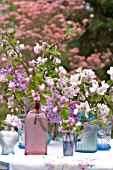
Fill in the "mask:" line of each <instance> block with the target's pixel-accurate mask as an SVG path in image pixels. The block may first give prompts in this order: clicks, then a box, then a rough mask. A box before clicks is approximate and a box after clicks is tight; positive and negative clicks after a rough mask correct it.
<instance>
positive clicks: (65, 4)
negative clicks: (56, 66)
mask: <svg viewBox="0 0 113 170" xmlns="http://www.w3.org/2000/svg"><path fill="white" fill-rule="evenodd" d="M84 5H85V0H57V1H53V0H46V1H45V0H35V1H17V0H13V1H12V0H10V1H4V5H3V6H1V8H0V11H1V12H2V13H3V14H4V15H3V17H2V19H1V21H0V24H1V25H3V24H5V25H7V27H8V28H10V27H12V26H13V27H15V28H16V30H17V33H16V36H17V38H19V39H21V41H23V42H24V43H25V44H26V47H25V50H26V55H25V56H26V57H27V58H28V57H32V55H33V54H32V52H31V51H32V46H33V45H34V44H35V43H36V42H39V43H42V42H43V41H46V42H48V43H53V42H57V41H58V40H60V39H61V37H63V35H64V32H65V31H66V26H72V27H76V36H75V37H78V36H81V35H82V34H83V33H84V32H85V29H84V28H83V27H82V26H81V24H80V23H79V22H78V21H77V22H76V21H75V18H76V11H78V10H80V11H81V12H82V10H83V8H84ZM73 39H74V38H73V36H72V38H71V39H70V37H69V41H67V44H69V43H70V41H72V40H73ZM67 44H66V43H65V44H62V45H61V46H60V51H61V52H64V53H65V54H66V50H67V48H68V47H67ZM29 52H30V53H29ZM67 57H68V54H66V55H65V58H67ZM64 62H66V60H64ZM66 64H68V63H64V65H66ZM67 67H68V69H69V66H67Z"/></svg>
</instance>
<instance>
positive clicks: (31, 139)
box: [25, 102, 48, 155]
mask: <svg viewBox="0 0 113 170" xmlns="http://www.w3.org/2000/svg"><path fill="white" fill-rule="evenodd" d="M47 134H48V120H47V117H46V116H45V113H44V112H43V111H42V110H41V109H40V103H38V102H36V103H35V108H34V110H31V111H30V112H29V113H28V114H27V116H26V118H25V155H33V154H37V155H46V154H47Z"/></svg>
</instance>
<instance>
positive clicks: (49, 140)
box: [47, 133, 51, 144]
mask: <svg viewBox="0 0 113 170" xmlns="http://www.w3.org/2000/svg"><path fill="white" fill-rule="evenodd" d="M50 142H51V135H50V133H48V135H47V144H49V143H50Z"/></svg>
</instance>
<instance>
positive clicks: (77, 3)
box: [0, 0, 113, 120]
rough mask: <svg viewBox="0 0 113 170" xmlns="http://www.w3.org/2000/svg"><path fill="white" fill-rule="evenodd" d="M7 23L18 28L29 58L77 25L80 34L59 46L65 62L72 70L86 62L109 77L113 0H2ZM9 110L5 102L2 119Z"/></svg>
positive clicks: (1, 19)
mask: <svg viewBox="0 0 113 170" xmlns="http://www.w3.org/2000/svg"><path fill="white" fill-rule="evenodd" d="M3 25H5V26H6V28H8V29H12V28H14V29H16V30H17V31H16V38H17V39H19V40H20V42H21V43H24V44H25V48H24V51H23V56H24V59H25V60H26V61H27V60H29V59H32V58H34V53H33V47H34V45H35V44H36V43H37V42H38V43H42V42H43V41H46V42H48V43H54V42H57V41H59V40H60V39H62V38H63V35H64V34H65V31H66V27H67V26H69V27H76V31H75V32H76V34H75V35H74V36H70V37H69V39H67V40H66V41H65V42H63V43H62V44H61V45H60V46H58V48H59V51H60V52H61V53H62V58H61V59H62V65H63V66H64V67H65V68H66V69H67V71H68V72H69V73H70V74H71V73H73V72H74V69H75V68H78V67H79V66H82V67H83V68H91V69H93V70H94V71H95V73H96V74H97V75H98V80H101V79H105V80H107V79H108V77H107V76H108V75H107V74H106V71H107V70H108V69H109V67H110V66H112V65H113V0H109V1H108V0H56V1H55V0H32V1H31V0H24V1H23V0H20V1H19V0H0V28H1V27H2V26H3ZM0 53H1V55H2V48H0ZM0 60H1V59H0ZM0 67H2V64H1V61H0ZM8 112H9V110H8V109H6V106H5V105H1V106H0V120H1V119H3V118H4V117H5V115H6V114H7V113H8Z"/></svg>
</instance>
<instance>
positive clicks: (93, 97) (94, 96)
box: [91, 93, 98, 101]
mask: <svg viewBox="0 0 113 170" xmlns="http://www.w3.org/2000/svg"><path fill="white" fill-rule="evenodd" d="M97 97H98V94H97V93H95V94H94V95H93V96H92V98H91V101H95V100H96V98H97Z"/></svg>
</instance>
